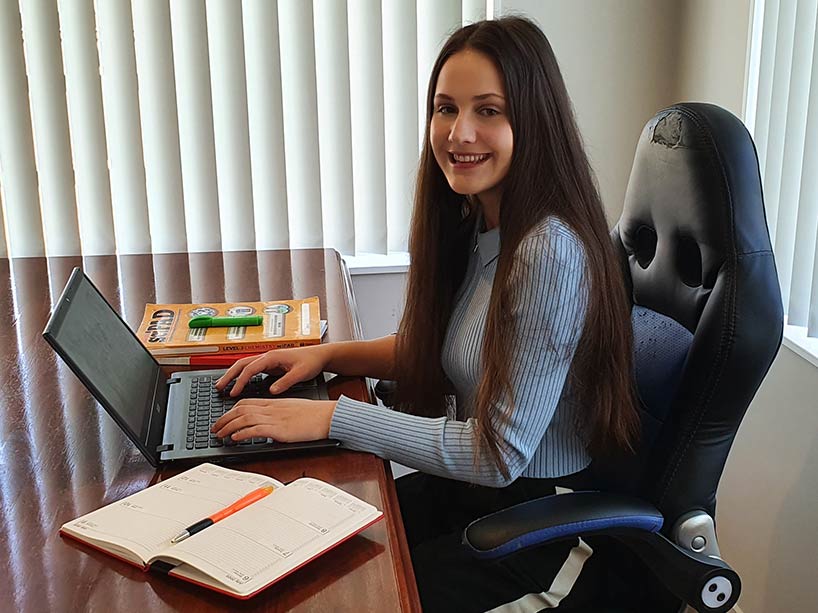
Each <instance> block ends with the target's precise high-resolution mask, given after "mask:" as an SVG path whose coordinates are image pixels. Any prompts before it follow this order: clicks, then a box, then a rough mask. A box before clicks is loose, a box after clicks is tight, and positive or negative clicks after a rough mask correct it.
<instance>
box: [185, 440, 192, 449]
mask: <svg viewBox="0 0 818 613" xmlns="http://www.w3.org/2000/svg"><path fill="white" fill-rule="evenodd" d="M185 447H187V448H188V449H193V443H192V442H190V441H188V442H187V444H186V445H185Z"/></svg>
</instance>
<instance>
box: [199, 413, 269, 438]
mask: <svg viewBox="0 0 818 613" xmlns="http://www.w3.org/2000/svg"><path fill="white" fill-rule="evenodd" d="M275 422H276V419H275V418H274V417H273V416H272V415H270V414H268V413H267V412H264V408H263V407H260V406H254V405H242V406H240V407H239V406H236V407H234V408H232V409H230V410H229V411H228V412H227V413H225V414H224V415H222V416H221V417H220V418H219V419H218V420H217V421H216V423H215V424H213V427H212V428H211V431H212V432H214V433H215V434H216V435H217V436H219V437H221V438H224V437H227V436H230V435H231V434H233V433H234V432H237V431H239V430H242V429H244V428H250V427H252V426H268V427H270V426H272V425H273V424H275ZM259 436H261V435H259ZM264 436H269V437H271V438H275V437H274V436H272V435H271V434H265V435H264ZM242 438H247V437H245V436H242ZM236 440H239V439H238V438H237V439H236Z"/></svg>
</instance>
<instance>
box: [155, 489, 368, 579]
mask: <svg viewBox="0 0 818 613" xmlns="http://www.w3.org/2000/svg"><path fill="white" fill-rule="evenodd" d="M381 515H382V513H381V512H380V511H378V509H376V508H375V507H373V506H372V505H370V504H367V503H365V502H363V501H362V500H359V499H357V498H355V497H354V496H351V495H350V494H347V493H345V492H343V491H341V490H339V489H338V488H336V487H333V486H331V485H329V484H326V483H323V482H321V481H316V480H314V479H309V478H304V479H299V480H298V481H295V482H294V483H291V484H290V485H288V486H286V487H285V488H283V489H281V490H277V491H275V492H273V493H272V494H271V495H270V496H267V497H266V498H264V499H263V500H261V501H259V502H257V503H256V504H254V505H251V506H249V507H247V508H246V509H243V510H241V511H239V512H238V513H236V514H234V515H231V516H230V517H228V518H226V519H224V520H223V521H221V522H219V523H217V524H215V525H213V526H210V527H209V528H207V529H206V530H203V531H202V532H200V533H199V534H196V535H194V536H192V537H190V538H189V539H187V540H185V541H182V542H181V543H179V544H178V545H175V546H174V547H173V548H172V549H171V550H168V552H165V554H163V556H162V559H168V560H171V556H172V560H176V561H181V562H184V563H186V564H189V565H190V566H194V567H196V568H197V569H198V570H199V571H201V572H204V573H206V574H208V575H210V576H211V577H213V578H214V579H215V580H217V581H218V582H220V583H222V584H223V585H224V586H226V587H227V589H229V590H230V591H234V592H236V593H237V594H240V595H247V594H251V593H253V592H255V591H256V590H258V589H261V588H262V587H264V586H266V585H268V584H269V583H271V582H273V581H274V580H275V579H277V578H278V577H281V576H283V575H285V574H287V573H288V572H289V571H291V570H292V569H294V568H296V567H298V566H300V565H301V564H303V563H305V562H307V561H308V560H310V559H312V558H313V557H315V556H316V555H317V554H319V553H320V552H322V551H324V550H326V549H329V548H330V547H331V546H332V545H333V544H334V543H336V542H338V541H341V540H343V539H344V538H346V537H348V536H349V535H351V534H354V533H356V532H358V531H359V530H360V529H361V528H362V527H364V526H366V525H368V524H370V523H372V522H373V521H374V520H375V519H377V518H378V517H379V516H381ZM171 574H174V575H175V574H180V575H184V576H189V578H195V579H196V580H199V581H201V578H200V577H199V576H198V573H195V572H194V573H191V574H190V575H188V574H187V573H186V570H185V567H184V566H181V567H178V568H176V569H174V570H172V571H171Z"/></svg>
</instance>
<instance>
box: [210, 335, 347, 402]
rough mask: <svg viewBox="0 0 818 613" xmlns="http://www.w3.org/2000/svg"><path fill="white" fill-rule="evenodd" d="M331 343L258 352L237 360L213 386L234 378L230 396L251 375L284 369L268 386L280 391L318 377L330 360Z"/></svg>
mask: <svg viewBox="0 0 818 613" xmlns="http://www.w3.org/2000/svg"><path fill="white" fill-rule="evenodd" d="M330 347H331V345H329V344H327V345H314V346H311V347H296V348H294V349H274V350H272V351H268V352H267V353H263V354H261V355H259V356H251V357H249V358H242V359H241V360H237V361H236V363H235V364H233V366H231V367H230V369H229V370H228V371H227V372H226V373H224V375H223V376H222V377H221V378H220V379H219V380H218V381H216V389H218V390H222V389H224V387H225V386H226V385H227V384H228V383H230V382H231V381H232V380H233V379H235V380H236V383H235V385H234V386H233V389H232V390H230V395H231V396H236V395H238V394H239V393H240V392H241V390H242V389H244V386H245V385H247V382H248V381H249V380H250V378H251V377H252V376H253V375H257V374H258V373H261V372H266V373H272V372H281V371H284V374H283V375H282V376H281V377H280V378H279V379H278V380H277V381H276V382H275V383H274V384H273V385H271V386H270V393H272V394H280V393H282V392H285V391H287V390H288V389H290V387H292V386H293V385H294V384H296V383H298V382H299V381H308V380H310V379H312V378H314V377H317V376H318V375H319V374H320V373H321V372H322V371H323V370H324V368H325V367H326V365H327V362H328V361H329V357H330V353H331V349H330Z"/></svg>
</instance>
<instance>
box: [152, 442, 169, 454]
mask: <svg viewBox="0 0 818 613" xmlns="http://www.w3.org/2000/svg"><path fill="white" fill-rule="evenodd" d="M172 449H173V443H165V444H162V445H157V446H156V453H162V452H163V451H171V450H172Z"/></svg>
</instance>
